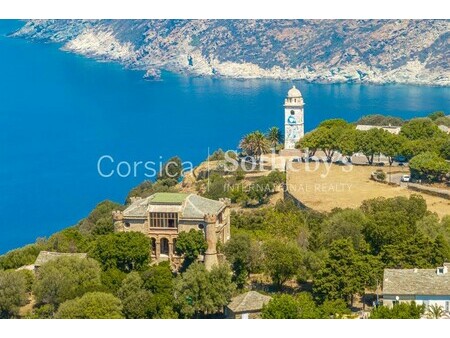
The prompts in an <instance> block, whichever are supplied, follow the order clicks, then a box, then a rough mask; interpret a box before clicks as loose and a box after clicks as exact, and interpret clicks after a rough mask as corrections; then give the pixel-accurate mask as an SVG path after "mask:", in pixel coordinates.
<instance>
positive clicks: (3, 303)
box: [0, 270, 28, 318]
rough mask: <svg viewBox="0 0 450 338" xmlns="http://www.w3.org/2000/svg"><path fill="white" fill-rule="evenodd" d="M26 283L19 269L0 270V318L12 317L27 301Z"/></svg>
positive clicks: (16, 314)
mask: <svg viewBox="0 0 450 338" xmlns="http://www.w3.org/2000/svg"><path fill="white" fill-rule="evenodd" d="M27 298H28V297H27V283H26V280H25V276H24V275H23V274H22V273H20V272H19V271H17V272H16V271H10V270H9V271H3V270H0V318H14V317H16V316H18V314H19V308H20V307H21V306H23V305H25V304H26V303H27Z"/></svg>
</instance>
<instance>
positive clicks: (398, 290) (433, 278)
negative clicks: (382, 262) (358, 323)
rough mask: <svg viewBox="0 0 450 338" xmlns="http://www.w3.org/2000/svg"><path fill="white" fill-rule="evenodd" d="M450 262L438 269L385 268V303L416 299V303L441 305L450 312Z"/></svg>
mask: <svg viewBox="0 0 450 338" xmlns="http://www.w3.org/2000/svg"><path fill="white" fill-rule="evenodd" d="M449 268H450V264H448V263H445V264H444V265H443V266H441V267H438V268H436V269H385V270H384V277H383V305H386V306H389V307H392V306H393V305H394V304H396V303H402V302H411V301H415V302H416V304H418V305H421V304H425V306H426V307H428V306H431V305H437V306H441V307H442V309H443V310H444V311H445V312H446V313H447V314H449V313H450V274H449V273H448V269H449Z"/></svg>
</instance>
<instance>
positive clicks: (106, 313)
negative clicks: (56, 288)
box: [55, 292, 123, 319]
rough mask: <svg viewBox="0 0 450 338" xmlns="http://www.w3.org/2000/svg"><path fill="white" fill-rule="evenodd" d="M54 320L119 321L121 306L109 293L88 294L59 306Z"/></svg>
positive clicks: (118, 300)
mask: <svg viewBox="0 0 450 338" xmlns="http://www.w3.org/2000/svg"><path fill="white" fill-rule="evenodd" d="M55 318H60V319H120V318H123V315H122V304H121V302H120V299H118V298H116V297H114V296H113V295H112V294H110V293H103V292H88V293H86V294H84V295H83V296H82V297H78V298H75V299H72V300H68V301H66V302H64V303H62V304H61V306H60V307H59V309H58V311H57V312H56V315H55Z"/></svg>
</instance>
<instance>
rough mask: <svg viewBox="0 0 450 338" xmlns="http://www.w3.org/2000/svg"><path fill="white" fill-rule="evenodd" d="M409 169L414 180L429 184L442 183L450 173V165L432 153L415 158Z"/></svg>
mask: <svg viewBox="0 0 450 338" xmlns="http://www.w3.org/2000/svg"><path fill="white" fill-rule="evenodd" d="M409 168H410V169H411V176H412V177H413V178H416V179H421V180H424V181H427V182H436V181H437V182H438V181H441V180H442V179H443V177H444V175H446V174H447V173H448V172H450V164H449V163H447V162H446V161H445V160H444V159H443V158H441V157H439V155H437V154H435V153H432V152H425V153H421V154H419V155H417V156H414V157H413V158H412V159H411V161H410V162H409Z"/></svg>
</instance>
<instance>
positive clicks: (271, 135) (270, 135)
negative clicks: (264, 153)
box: [266, 127, 283, 148]
mask: <svg viewBox="0 0 450 338" xmlns="http://www.w3.org/2000/svg"><path fill="white" fill-rule="evenodd" d="M266 137H267V140H268V141H269V143H270V145H271V146H272V148H275V147H276V146H277V145H278V144H280V143H281V142H283V136H282V135H281V131H280V128H278V127H272V128H270V129H269V131H268V132H267V135H266Z"/></svg>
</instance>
